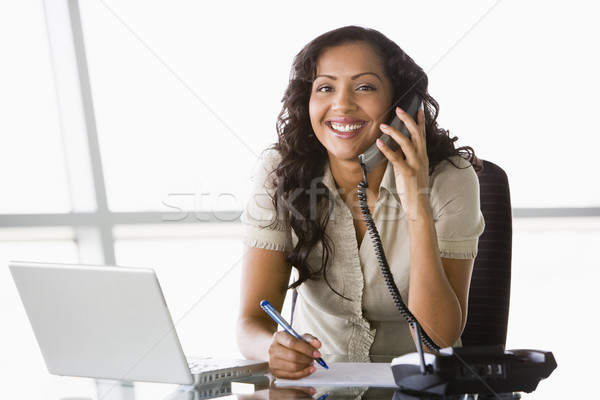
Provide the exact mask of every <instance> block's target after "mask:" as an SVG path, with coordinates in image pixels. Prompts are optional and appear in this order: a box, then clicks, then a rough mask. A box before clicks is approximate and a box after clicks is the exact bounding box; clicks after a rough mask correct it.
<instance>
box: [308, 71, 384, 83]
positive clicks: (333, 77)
mask: <svg viewBox="0 0 600 400" xmlns="http://www.w3.org/2000/svg"><path fill="white" fill-rule="evenodd" d="M363 75H373V76H375V77H376V78H377V79H379V80H380V81H382V82H383V80H382V79H381V78H380V77H379V75H377V74H376V73H375V72H361V73H360V74H356V75H352V76H351V77H350V79H351V80H355V79H358V78H360V77H361V76H363ZM317 78H328V79H331V80H332V81H336V80H337V77H336V76H333V75H327V74H321V75H317V76H315V79H317Z"/></svg>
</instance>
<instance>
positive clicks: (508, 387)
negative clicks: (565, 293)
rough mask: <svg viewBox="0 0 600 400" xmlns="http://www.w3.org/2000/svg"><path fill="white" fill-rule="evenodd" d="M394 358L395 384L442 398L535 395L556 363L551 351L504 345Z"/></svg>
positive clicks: (455, 349)
mask: <svg viewBox="0 0 600 400" xmlns="http://www.w3.org/2000/svg"><path fill="white" fill-rule="evenodd" d="M424 356H425V366H424V369H425V372H424V373H423V372H421V371H422V369H423V366H422V364H421V359H420V356H419V355H418V353H410V354H405V355H403V356H401V357H397V358H394V360H393V361H392V363H391V368H392V373H393V375H394V380H395V381H396V384H397V385H398V386H399V387H401V388H404V389H407V390H412V391H417V392H426V393H433V394H439V395H453V394H473V393H481V394H484V393H487V394H491V393H510V392H527V393H529V392H532V391H534V390H535V389H536V388H537V385H538V383H539V382H540V380H542V379H545V378H547V377H548V376H550V374H551V373H552V371H554V369H555V368H556V366H557V364H556V360H555V359H554V355H553V354H552V352H550V351H541V350H507V351H504V346H502V345H497V346H469V347H462V348H458V347H457V348H446V349H442V350H441V351H440V353H439V354H429V353H427V354H424Z"/></svg>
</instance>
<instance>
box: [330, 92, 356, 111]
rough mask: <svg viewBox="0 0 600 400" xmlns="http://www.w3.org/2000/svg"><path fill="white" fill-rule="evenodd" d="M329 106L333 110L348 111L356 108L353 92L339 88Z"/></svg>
mask: <svg viewBox="0 0 600 400" xmlns="http://www.w3.org/2000/svg"><path fill="white" fill-rule="evenodd" d="M331 108H332V109H333V110H334V111H339V112H344V113H345V112H348V111H353V110H355V109H356V102H355V99H354V94H353V93H352V92H351V91H349V90H339V91H338V92H337V93H336V95H335V97H334V99H333V104H332V106H331Z"/></svg>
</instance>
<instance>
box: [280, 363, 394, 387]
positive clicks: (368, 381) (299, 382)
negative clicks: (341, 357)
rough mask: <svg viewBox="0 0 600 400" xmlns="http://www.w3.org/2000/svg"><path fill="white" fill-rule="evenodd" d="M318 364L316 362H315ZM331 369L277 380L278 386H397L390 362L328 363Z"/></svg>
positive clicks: (318, 369) (321, 369)
mask: <svg viewBox="0 0 600 400" xmlns="http://www.w3.org/2000/svg"><path fill="white" fill-rule="evenodd" d="M315 365H316V364H315ZM327 365H328V366H329V369H328V370H327V369H325V368H321V367H320V366H319V365H317V370H316V371H315V372H314V373H313V374H312V375H309V376H307V377H305V378H302V379H280V378H277V379H276V380H275V385H276V386H314V387H317V386H346V387H352V386H354V387H356V386H371V387H397V385H396V382H394V375H392V368H391V367H390V364H389V363H344V362H330V363H327Z"/></svg>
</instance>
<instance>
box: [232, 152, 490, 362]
mask: <svg viewBox="0 0 600 400" xmlns="http://www.w3.org/2000/svg"><path fill="white" fill-rule="evenodd" d="M279 159H280V156H279V154H278V153H277V152H275V151H274V150H268V151H266V152H265V153H264V155H263V157H262V160H261V162H260V165H259V167H258V169H257V171H256V173H255V176H254V186H253V193H252V196H251V199H250V201H249V204H248V207H247V209H246V211H245V212H244V214H243V215H242V223H243V224H244V243H245V244H247V245H249V246H252V247H259V248H263V249H269V250H276V251H290V250H291V249H292V248H293V245H295V244H296V243H297V238H296V237H295V235H294V234H293V232H291V229H290V227H289V226H287V225H286V224H285V223H282V222H278V223H277V224H272V222H273V218H274V217H275V214H276V213H275V209H274V207H273V203H272V198H271V194H272V193H273V192H274V186H273V183H272V182H273V177H274V174H273V173H272V171H273V170H274V168H275V166H276V165H277V164H278V161H279ZM452 161H453V162H454V164H456V165H457V166H459V168H456V167H455V166H454V165H452V164H451V163H450V162H449V161H443V162H441V163H440V164H439V165H438V166H437V167H436V169H435V171H434V173H433V174H432V176H431V178H430V185H431V192H430V201H431V207H432V210H433V215H434V220H435V228H436V232H437V236H438V243H439V248H440V253H441V257H446V258H456V259H471V258H474V257H475V256H476V254H477V242H478V238H479V235H480V234H481V233H482V232H483V228H484V221H483V216H482V215H481V212H480V208H479V183H478V180H477V176H476V174H475V171H474V170H473V168H472V167H470V166H469V163H468V162H467V161H466V160H464V159H463V158H461V157H458V156H456V157H454V158H452ZM323 183H324V184H325V186H326V187H327V188H328V189H329V190H330V191H331V193H332V198H333V199H334V200H333V203H334V204H333V212H332V215H331V217H330V221H329V224H328V225H327V227H326V234H327V235H328V236H329V238H330V239H331V242H332V243H333V256H332V260H331V266H330V268H329V270H328V272H327V278H328V281H329V283H330V285H331V286H332V287H333V288H335V290H336V291H338V292H339V293H341V294H342V295H343V296H344V297H346V298H347V299H344V298H342V297H340V296H339V295H337V294H336V293H334V292H333V291H332V290H331V289H330V288H329V287H328V285H327V283H326V282H325V281H324V279H319V280H309V281H306V282H304V283H303V284H302V285H300V287H299V288H298V298H297V301H296V307H295V311H294V329H296V330H297V331H298V332H300V333H301V334H302V333H310V334H312V335H314V336H316V337H318V338H319V340H320V341H321V342H322V343H323V347H322V348H321V352H322V353H323V354H353V355H368V354H377V355H393V356H397V355H401V354H404V353H408V352H413V351H415V346H414V343H413V340H412V337H411V334H410V329H409V327H408V324H407V323H406V322H405V321H404V319H403V317H402V315H401V314H400V312H399V311H398V310H397V309H396V307H395V305H394V303H393V300H392V297H391V296H390V294H389V292H388V290H387V287H386V285H385V281H384V279H383V277H382V275H381V271H380V269H379V264H378V262H377V258H376V255H375V252H374V247H373V244H372V242H371V240H370V238H369V237H368V233H367V234H366V237H365V238H364V239H363V240H362V242H361V246H360V247H358V245H357V243H358V242H357V240H356V233H355V230H354V225H353V221H352V214H351V211H350V208H349V207H348V205H347V204H346V203H345V202H344V201H343V200H342V199H341V197H340V196H339V194H338V191H337V188H336V185H335V182H334V180H333V176H332V175H331V171H330V169H329V165H327V166H326V167H325V174H324V176H323ZM373 218H374V220H375V223H376V225H377V229H378V230H379V234H380V235H381V239H382V243H383V248H384V250H385V254H386V257H387V260H388V263H389V266H390V269H391V271H392V274H393V276H394V280H395V282H396V285H397V286H398V289H399V291H400V293H401V295H402V298H403V299H404V301H405V302H408V298H407V296H408V283H409V264H410V254H409V236H408V226H407V222H406V219H405V214H404V211H403V209H402V206H401V205H400V199H399V197H398V196H397V194H396V184H395V180H394V173H393V167H392V165H391V164H388V166H387V169H386V171H385V174H384V177H383V181H382V182H381V186H380V189H379V196H378V198H377V202H376V204H375V207H374V212H373ZM280 221H284V219H280ZM320 262H321V251H320V248H318V249H315V250H313V251H312V253H311V254H310V256H309V264H310V265H315V268H317V269H318V268H319V267H320Z"/></svg>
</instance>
